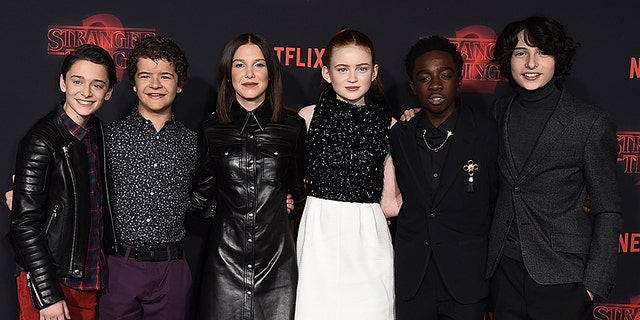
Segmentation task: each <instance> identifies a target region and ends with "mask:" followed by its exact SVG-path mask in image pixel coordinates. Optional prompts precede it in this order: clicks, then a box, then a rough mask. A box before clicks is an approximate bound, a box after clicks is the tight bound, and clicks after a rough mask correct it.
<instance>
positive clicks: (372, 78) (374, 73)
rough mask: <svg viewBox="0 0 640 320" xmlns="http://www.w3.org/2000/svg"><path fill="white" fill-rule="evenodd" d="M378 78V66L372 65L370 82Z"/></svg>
mask: <svg viewBox="0 0 640 320" xmlns="http://www.w3.org/2000/svg"><path fill="white" fill-rule="evenodd" d="M377 77H378V64H377V63H376V64H374V65H373V72H372V73H371V82H373V80H375V79H376V78H377Z"/></svg>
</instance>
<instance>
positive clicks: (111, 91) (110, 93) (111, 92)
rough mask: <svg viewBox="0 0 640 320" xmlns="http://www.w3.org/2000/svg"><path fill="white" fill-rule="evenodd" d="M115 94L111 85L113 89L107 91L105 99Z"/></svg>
mask: <svg viewBox="0 0 640 320" xmlns="http://www.w3.org/2000/svg"><path fill="white" fill-rule="evenodd" d="M112 94H113V87H111V89H109V91H108V92H107V94H105V95H104V100H109V99H111V95H112Z"/></svg>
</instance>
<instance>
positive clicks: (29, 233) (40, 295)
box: [11, 135, 65, 309]
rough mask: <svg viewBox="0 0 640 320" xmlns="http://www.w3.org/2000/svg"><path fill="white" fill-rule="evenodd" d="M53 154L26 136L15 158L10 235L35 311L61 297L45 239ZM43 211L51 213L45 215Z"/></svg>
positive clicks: (42, 143)
mask: <svg viewBox="0 0 640 320" xmlns="http://www.w3.org/2000/svg"><path fill="white" fill-rule="evenodd" d="M53 152H54V151H53V149H52V147H51V146H49V145H47V143H46V142H45V139H42V138H41V137H36V136H34V135H29V136H27V137H25V139H23V140H22V141H21V142H20V144H19V146H18V155H17V158H16V170H15V182H14V196H13V212H12V215H11V235H12V239H13V244H14V248H15V250H16V253H17V255H18V258H19V260H20V262H21V263H22V265H23V267H24V268H25V270H26V271H27V272H28V274H29V275H30V282H31V293H32V298H33V303H34V305H35V306H36V308H38V309H42V308H44V307H47V306H49V305H51V304H54V303H56V302H58V301H60V300H63V299H64V298H65V297H64V294H63V293H62V289H61V287H60V283H59V281H58V278H57V275H56V269H55V267H54V263H53V257H52V255H51V253H50V250H49V248H48V246H47V241H46V239H45V232H46V228H47V226H48V225H49V224H50V223H51V219H55V218H56V212H54V211H55V206H54V207H52V208H47V202H48V183H49V181H48V178H49V174H50V173H49V168H50V164H51V161H52V158H53V157H52V156H53ZM58 209H59V208H58ZM46 210H52V212H50V213H49V214H47V212H46Z"/></svg>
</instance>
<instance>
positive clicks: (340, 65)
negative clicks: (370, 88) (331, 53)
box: [336, 62, 371, 67]
mask: <svg viewBox="0 0 640 320" xmlns="http://www.w3.org/2000/svg"><path fill="white" fill-rule="evenodd" d="M370 65H371V64H370V63H368V62H364V63H358V64H356V67H361V66H370ZM348 66H349V65H348V64H346V63H338V64H336V67H348Z"/></svg>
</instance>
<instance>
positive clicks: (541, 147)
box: [505, 91, 576, 181]
mask: <svg viewBox="0 0 640 320" xmlns="http://www.w3.org/2000/svg"><path fill="white" fill-rule="evenodd" d="M510 109H511V108H509V110H510ZM575 109H576V104H575V103H571V102H570V101H569V97H568V96H567V95H566V94H565V93H564V91H563V92H562V94H561V95H560V100H559V101H558V106H557V107H556V109H555V110H554V111H553V113H552V114H551V117H549V120H548V121H547V123H546V124H545V126H544V129H542V133H541V134H540V137H539V138H538V141H537V142H536V144H535V146H534V147H533V150H532V151H531V154H530V155H529V157H528V158H527V160H526V162H525V164H524V166H523V167H522V170H521V171H520V172H519V173H518V174H517V179H516V180H517V181H521V180H522V179H523V178H524V177H526V176H527V175H529V173H530V172H531V170H532V169H533V168H535V167H536V165H537V164H538V163H539V162H540V160H542V159H543V158H544V157H545V156H546V155H547V153H548V152H549V151H550V150H551V149H552V148H553V146H554V145H555V144H557V141H558V139H560V138H561V137H562V133H563V132H564V130H565V128H566V127H567V126H568V125H569V124H570V123H571V122H572V121H573V115H574V114H575ZM505 130H506V123H505ZM505 132H506V131H505ZM507 145H509V144H507ZM510 162H511V164H512V165H513V159H511V161H510ZM514 170H515V169H514ZM514 172H515V171H514Z"/></svg>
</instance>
